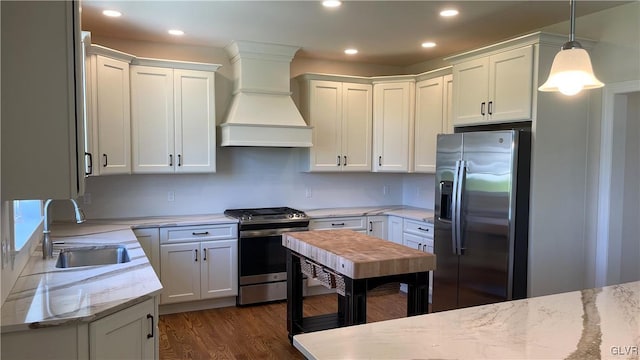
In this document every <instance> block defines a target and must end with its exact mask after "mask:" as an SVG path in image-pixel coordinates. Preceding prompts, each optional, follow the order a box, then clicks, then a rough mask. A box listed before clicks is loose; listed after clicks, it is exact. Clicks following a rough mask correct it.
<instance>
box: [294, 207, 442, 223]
mask: <svg viewBox="0 0 640 360" xmlns="http://www.w3.org/2000/svg"><path fill="white" fill-rule="evenodd" d="M304 212H305V213H306V214H307V216H309V217H310V218H312V219H318V218H330V217H343V216H374V215H394V216H400V217H403V218H406V219H411V220H417V221H425V222H429V223H433V210H429V209H422V208H417V207H411V206H362V207H338V208H324V209H308V210H304Z"/></svg>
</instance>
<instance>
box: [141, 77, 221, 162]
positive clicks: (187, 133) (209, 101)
mask: <svg viewBox="0 0 640 360" xmlns="http://www.w3.org/2000/svg"><path fill="white" fill-rule="evenodd" d="M131 122H132V133H133V138H132V147H133V149H132V153H133V172H134V173H156V174H157V173H209V172H215V169H216V167H215V166H216V162H215V145H216V141H215V139H216V132H215V131H216V130H215V104H214V73H213V71H200V70H187V69H173V68H168V67H156V66H138V65H133V66H131Z"/></svg>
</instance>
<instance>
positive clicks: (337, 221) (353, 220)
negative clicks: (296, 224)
mask: <svg viewBox="0 0 640 360" xmlns="http://www.w3.org/2000/svg"><path fill="white" fill-rule="evenodd" d="M328 229H350V230H366V226H365V218H364V217H362V216H356V217H342V218H330V219H312V220H311V221H310V222H309V230H328Z"/></svg>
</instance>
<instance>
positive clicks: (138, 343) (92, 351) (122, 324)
mask: <svg viewBox="0 0 640 360" xmlns="http://www.w3.org/2000/svg"><path fill="white" fill-rule="evenodd" d="M157 358H158V316H157V311H156V304H155V302H154V300H153V299H149V300H147V301H145V302H143V303H140V304H137V305H134V306H132V307H130V308H127V309H125V310H122V311H119V312H117V313H115V314H112V315H109V316H106V317H104V318H102V319H99V320H96V321H94V322H91V323H90V324H89V359H157Z"/></svg>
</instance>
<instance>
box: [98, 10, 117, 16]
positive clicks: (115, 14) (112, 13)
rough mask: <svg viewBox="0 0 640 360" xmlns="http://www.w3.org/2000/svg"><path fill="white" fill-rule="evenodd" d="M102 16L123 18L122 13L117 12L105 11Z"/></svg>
mask: <svg viewBox="0 0 640 360" xmlns="http://www.w3.org/2000/svg"><path fill="white" fill-rule="evenodd" d="M102 15H104V16H108V17H120V16H122V13H121V12H120V11H116V10H104V11H103V12H102Z"/></svg>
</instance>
